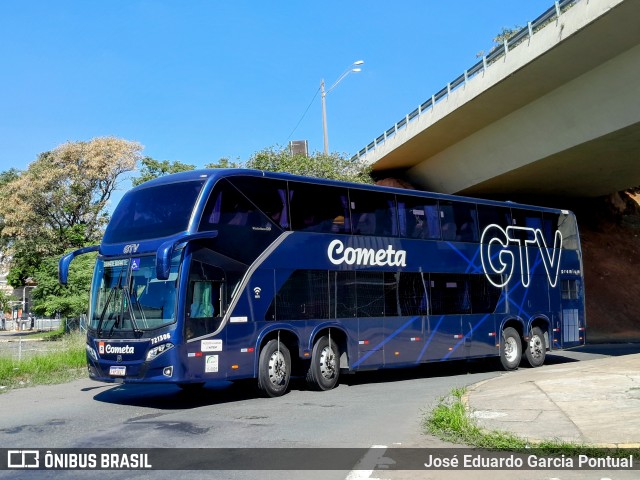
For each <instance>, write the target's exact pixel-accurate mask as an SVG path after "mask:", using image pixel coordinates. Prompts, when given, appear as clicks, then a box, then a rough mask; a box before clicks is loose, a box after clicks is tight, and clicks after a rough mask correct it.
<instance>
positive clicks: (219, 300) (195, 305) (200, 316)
mask: <svg viewBox="0 0 640 480" xmlns="http://www.w3.org/2000/svg"><path fill="white" fill-rule="evenodd" d="M223 303H224V272H223V271H222V270H221V269H220V268H217V267H214V266H212V265H208V264H207V263H204V262H201V261H197V260H192V262H191V266H190V267H189V287H188V290H187V305H186V319H185V336H186V338H187V340H188V339H190V338H195V337H200V336H202V335H206V334H208V333H213V332H215V331H216V330H217V329H218V327H219V326H220V322H221V321H222V317H221V316H222V313H223Z"/></svg>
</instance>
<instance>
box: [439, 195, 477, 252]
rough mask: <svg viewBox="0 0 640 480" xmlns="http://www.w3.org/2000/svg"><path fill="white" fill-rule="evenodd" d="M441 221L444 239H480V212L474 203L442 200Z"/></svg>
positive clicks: (467, 240) (468, 240) (474, 240)
mask: <svg viewBox="0 0 640 480" xmlns="http://www.w3.org/2000/svg"><path fill="white" fill-rule="evenodd" d="M440 223H441V228H442V239H443V240H452V241H457V242H477V241H478V213H477V210H476V206H475V204H473V203H465V202H450V201H441V202H440Z"/></svg>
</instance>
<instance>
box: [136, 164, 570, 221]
mask: <svg viewBox="0 0 640 480" xmlns="http://www.w3.org/2000/svg"><path fill="white" fill-rule="evenodd" d="M232 176H249V177H264V178H273V179H280V180H289V181H297V182H305V183H310V184H316V185H330V186H336V187H348V188H352V189H360V190H369V191H376V192H388V193H395V194H404V195H414V194H415V195H425V196H428V197H431V198H435V199H439V200H451V201H466V202H471V203H477V204H482V205H493V206H502V207H510V208H522V209H526V210H538V211H543V212H553V213H560V212H562V213H567V212H568V211H567V210H564V209H560V208H551V207H542V206H536V205H529V204H524V203H518V202H512V201H510V200H507V201H499V200H488V199H482V198H475V197H466V196H460V195H453V194H446V193H437V192H430V191H425V190H418V189H415V190H414V189H407V188H399V187H387V186H381V185H373V184H366V183H355V182H344V181H339V180H329V179H325V178H317V177H305V176H301V175H294V174H291V173H286V172H268V171H264V170H252V169H247V168H212V169H199V170H190V171H187V172H179V173H174V174H170V175H165V176H162V177H158V178H155V179H153V180H149V181H148V182H145V183H143V184H141V185H138V186H137V187H134V188H133V189H132V190H138V189H143V188H149V187H153V186H158V185H165V184H169V183H175V182H185V181H192V180H202V179H207V182H208V183H215V182H217V181H218V179H220V178H223V177H232Z"/></svg>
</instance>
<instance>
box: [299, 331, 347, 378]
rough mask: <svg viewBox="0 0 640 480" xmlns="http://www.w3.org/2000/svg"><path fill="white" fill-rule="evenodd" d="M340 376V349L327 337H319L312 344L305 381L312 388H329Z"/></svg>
mask: <svg viewBox="0 0 640 480" xmlns="http://www.w3.org/2000/svg"><path fill="white" fill-rule="evenodd" d="M339 377H340V351H339V350H338V346H337V345H336V342H334V341H333V340H331V345H329V337H327V336H324V337H321V338H319V339H318V340H317V341H316V343H315V345H314V346H313V351H312V353H311V364H310V365H309V370H307V383H308V384H309V386H310V387H311V388H312V389H313V390H331V389H332V388H334V387H335V386H336V385H337V384H338V379H339Z"/></svg>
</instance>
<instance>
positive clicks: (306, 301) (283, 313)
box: [267, 270, 329, 320]
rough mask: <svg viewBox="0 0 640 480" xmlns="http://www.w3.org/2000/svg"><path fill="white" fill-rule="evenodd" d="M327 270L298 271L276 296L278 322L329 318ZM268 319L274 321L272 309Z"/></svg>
mask: <svg viewBox="0 0 640 480" xmlns="http://www.w3.org/2000/svg"><path fill="white" fill-rule="evenodd" d="M327 287H328V272H327V271H326V270H296V271H295V272H293V273H292V274H291V276H290V277H289V278H288V279H287V281H286V282H285V284H284V285H283V286H282V287H281V288H280V290H279V291H278V294H277V295H276V299H275V303H276V307H275V312H276V316H277V319H278V320H306V319H325V318H329V296H328V295H327ZM270 312H271V313H270V314H268V315H267V318H268V319H270V320H271V319H272V318H271V316H272V315H273V308H270Z"/></svg>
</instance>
